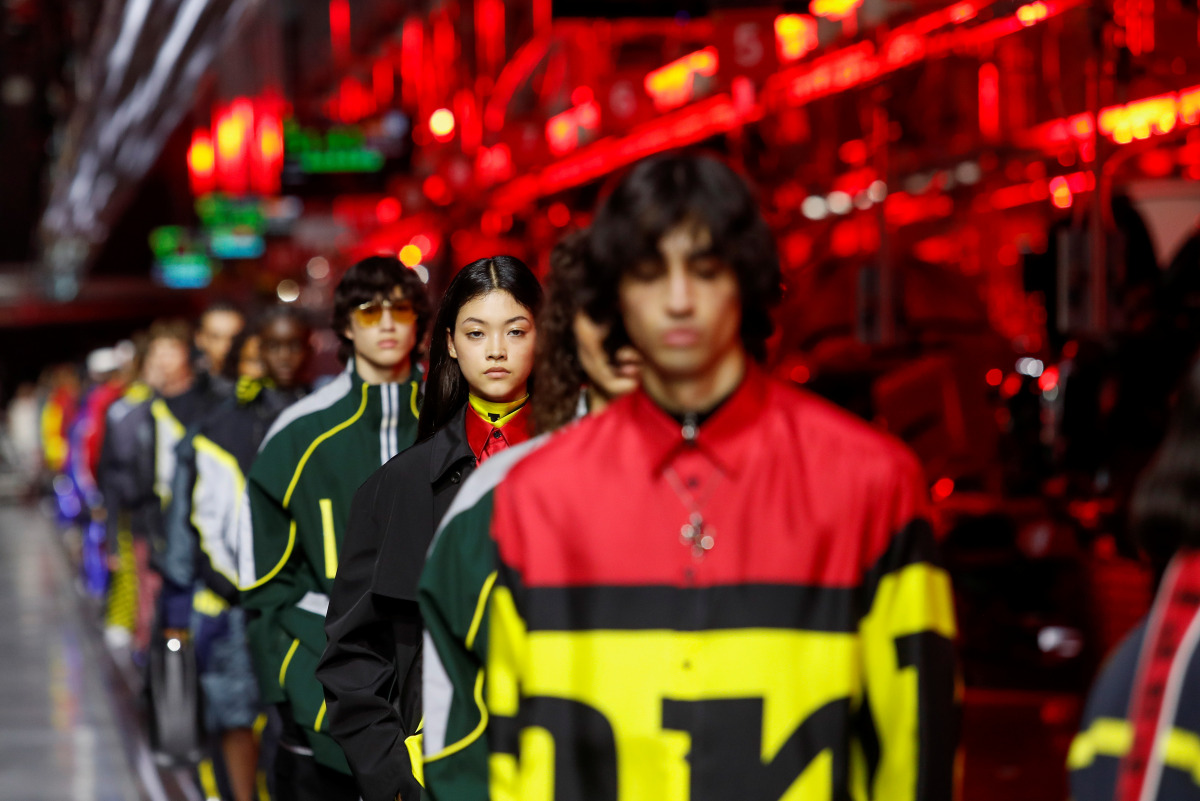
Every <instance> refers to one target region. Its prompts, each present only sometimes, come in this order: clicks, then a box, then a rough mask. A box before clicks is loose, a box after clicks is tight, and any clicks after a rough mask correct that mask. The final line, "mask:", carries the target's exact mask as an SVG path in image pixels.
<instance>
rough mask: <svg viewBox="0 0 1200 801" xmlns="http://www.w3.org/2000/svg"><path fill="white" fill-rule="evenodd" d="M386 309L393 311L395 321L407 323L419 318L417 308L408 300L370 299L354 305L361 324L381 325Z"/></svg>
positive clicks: (367, 325) (355, 316)
mask: <svg viewBox="0 0 1200 801" xmlns="http://www.w3.org/2000/svg"><path fill="white" fill-rule="evenodd" d="M384 309H387V310H388V311H390V312H391V313H392V322H395V323H401V324H407V323H411V322H414V321H415V320H416V319H417V312H416V310H415V309H414V308H413V305H412V303H410V302H409V301H407V300H397V301H391V300H369V301H367V302H366V303H362V304H359V305H358V306H355V307H354V319H355V320H357V321H358V324H359V325H361V326H366V327H369V326H372V325H379V321H380V320H382V319H383V310H384Z"/></svg>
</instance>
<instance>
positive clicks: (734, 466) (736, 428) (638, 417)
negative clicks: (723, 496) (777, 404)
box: [628, 361, 769, 475]
mask: <svg viewBox="0 0 1200 801" xmlns="http://www.w3.org/2000/svg"><path fill="white" fill-rule="evenodd" d="M768 388H769V381H768V379H767V377H766V375H765V374H764V373H763V371H762V369H761V368H759V367H758V365H756V364H754V363H753V362H749V361H748V362H747V364H746V375H745V376H744V377H743V378H742V383H741V384H739V385H738V388H737V389H736V390H734V392H733V394H732V395H730V396H729V399H728V400H726V401H725V402H724V403H723V404H722V405H721V408H719V409H717V411H716V412H714V413H713V415H712V417H710V418H709V419H708V420H705V421H704V424H703V425H701V426H700V428H699V431H698V433H697V434H696V436H695V439H694V440H693V441H691V442H689V441H688V440H686V439H685V438H684V432H683V427H682V426H681V425H680V424H679V422H678V421H676V420H675V419H674V418H673V417H671V415H669V414H667V413H666V412H665V411H663V410H662V409H661V408H659V406H658V405H657V404H656V403H655V402H654V401H653V400H651V399H650V396H649V395H647V394H646V392H645V390H643V389H638V390H637V391H636V392H634V393H633V396H632V397H631V398H630V401H629V407H628V408H629V409H630V412H631V414H630V417H631V419H632V420H633V424H634V426H635V427H636V428H637V429H638V430H639V432H640V433H641V435H642V436H643V438H644V439H645V442H646V444H647V445H648V446H649V452H650V455H651V458H652V460H653V464H654V469H655V472H656V473H657V472H661V471H662V470H664V469H666V467H667V466H668V464H669V463H670V461H671V460H672V459H673V458H674V457H675V456H676V454H678V453H679V452H680V451H682V450H683V449H685V448H690V447H695V448H698V449H699V450H700V451H701V452H703V453H705V454H706V455H707V456H708V457H709V458H711V459H712V460H713V461H714V462H716V463H717V465H718V466H719V467H720V468H721V469H722V470H723V471H724V472H726V473H729V474H731V475H737V473H738V472H739V471H740V470H741V467H742V465H743V464H744V463H745V460H746V456H747V455H748V451H749V449H750V448H751V447H752V443H751V441H750V440H748V439H747V438H746V437H744V436H743V434H744V433H746V432H747V431H749V430H751V429H752V428H753V427H754V426H755V424H756V423H757V422H758V419H759V417H760V416H761V414H762V411H763V409H764V407H765V406H766V398H767V390H768Z"/></svg>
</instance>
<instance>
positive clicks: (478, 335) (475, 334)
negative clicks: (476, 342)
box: [467, 331, 483, 339]
mask: <svg viewBox="0 0 1200 801" xmlns="http://www.w3.org/2000/svg"><path fill="white" fill-rule="evenodd" d="M467 339H483V332H482V331H468V332H467Z"/></svg>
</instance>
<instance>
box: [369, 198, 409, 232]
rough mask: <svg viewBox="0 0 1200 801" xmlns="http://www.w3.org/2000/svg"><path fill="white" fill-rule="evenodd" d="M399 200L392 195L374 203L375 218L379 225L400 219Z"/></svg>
mask: <svg viewBox="0 0 1200 801" xmlns="http://www.w3.org/2000/svg"><path fill="white" fill-rule="evenodd" d="M401 210H402V209H401V208H400V201H399V200H396V198H394V197H385V198H383V199H382V200H380V201H379V202H378V203H376V204H375V219H377V220H379V224H380V225H388V224H389V223H394V222H395V221H396V220H398V219H400V212H401Z"/></svg>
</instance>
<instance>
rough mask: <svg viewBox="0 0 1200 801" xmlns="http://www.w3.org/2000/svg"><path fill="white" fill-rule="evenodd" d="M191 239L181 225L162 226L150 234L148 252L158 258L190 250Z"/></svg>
mask: <svg viewBox="0 0 1200 801" xmlns="http://www.w3.org/2000/svg"><path fill="white" fill-rule="evenodd" d="M191 244H192V239H191V237H190V236H189V235H188V232H187V229H186V228H184V227H183V226H181V225H163V226H161V227H159V228H155V229H154V230H152V231H151V232H150V251H151V252H152V253H153V254H154V255H155V256H157V257H158V258H160V259H161V258H164V257H165V256H173V255H175V254H176V253H182V252H184V251H187V250H191V249H192V248H191Z"/></svg>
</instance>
